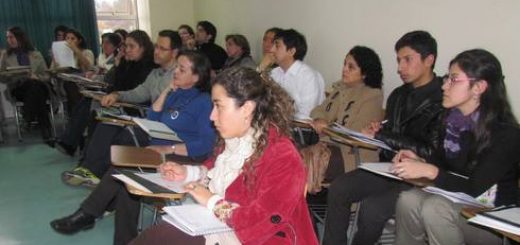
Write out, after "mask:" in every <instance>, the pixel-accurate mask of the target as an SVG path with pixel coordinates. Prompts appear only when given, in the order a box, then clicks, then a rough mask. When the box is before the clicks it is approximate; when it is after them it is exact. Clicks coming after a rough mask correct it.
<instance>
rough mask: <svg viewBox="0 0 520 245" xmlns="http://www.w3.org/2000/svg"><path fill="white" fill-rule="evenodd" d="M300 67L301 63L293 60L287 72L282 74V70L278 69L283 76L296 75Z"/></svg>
mask: <svg viewBox="0 0 520 245" xmlns="http://www.w3.org/2000/svg"><path fill="white" fill-rule="evenodd" d="M302 66H303V62H301V61H300V60H295V61H294V63H292V65H291V66H290V67H289V69H287V72H284V70H283V69H282V68H281V67H280V69H281V70H282V73H283V74H284V75H289V74H290V75H298V73H299V71H300V68H301V67H302Z"/></svg>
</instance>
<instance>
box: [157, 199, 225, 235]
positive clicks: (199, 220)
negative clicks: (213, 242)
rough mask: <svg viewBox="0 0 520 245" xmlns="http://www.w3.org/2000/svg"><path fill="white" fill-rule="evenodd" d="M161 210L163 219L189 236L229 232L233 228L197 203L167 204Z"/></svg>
mask: <svg viewBox="0 0 520 245" xmlns="http://www.w3.org/2000/svg"><path fill="white" fill-rule="evenodd" d="M163 210H164V211H165V212H166V215H163V217H162V218H163V220H164V221H166V222H168V223H170V224H172V225H173V226H175V227H177V228H178V229H179V230H181V231H183V232H184V233H186V234H189V235H190V236H201V235H209V234H214V233H221V232H229V231H233V229H232V228H231V227H229V226H227V225H226V224H225V223H224V222H222V221H220V220H219V219H218V218H217V217H215V215H214V214H213V213H212V212H211V211H210V210H209V209H207V208H206V207H204V206H202V205H199V204H186V205H180V206H168V207H164V208H163Z"/></svg>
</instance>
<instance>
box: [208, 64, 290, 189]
mask: <svg viewBox="0 0 520 245" xmlns="http://www.w3.org/2000/svg"><path fill="white" fill-rule="evenodd" d="M217 84H218V85H221V86H222V87H223V88H224V89H225V90H226V93H227V95H228V96H229V97H230V98H232V99H233V100H234V101H235V104H236V106H237V107H241V106H243V105H244V104H245V103H246V101H254V102H255V103H256V107H255V110H254V111H253V117H252V119H251V127H252V128H253V129H254V131H255V135H259V137H258V139H257V141H256V142H255V145H254V149H255V150H254V153H253V154H252V155H251V157H249V159H247V160H246V162H245V163H244V172H245V174H246V177H247V184H248V185H250V184H252V183H253V182H254V179H255V175H254V169H253V165H254V163H255V161H256V160H258V159H259V158H260V157H261V156H262V154H263V152H264V150H265V148H266V147H267V145H268V144H269V142H268V137H269V128H270V127H274V128H275V129H276V130H277V132H278V133H279V135H280V136H282V135H283V136H287V137H290V135H291V133H290V128H291V119H292V118H293V115H294V105H293V102H292V99H291V98H290V96H289V95H288V94H287V92H286V91H285V90H284V89H283V88H282V87H280V85H278V84H277V83H276V82H274V81H273V80H272V79H271V78H270V77H269V75H267V74H265V73H263V74H261V75H260V74H258V73H257V72H256V71H255V70H253V69H251V68H246V67H231V68H229V69H226V70H224V71H223V72H222V73H220V74H219V75H218V76H217V77H216V78H215V82H214V84H213V86H215V85H217ZM217 145H218V146H219V147H218V148H222V146H223V140H222V138H220V139H219V141H218V144H217Z"/></svg>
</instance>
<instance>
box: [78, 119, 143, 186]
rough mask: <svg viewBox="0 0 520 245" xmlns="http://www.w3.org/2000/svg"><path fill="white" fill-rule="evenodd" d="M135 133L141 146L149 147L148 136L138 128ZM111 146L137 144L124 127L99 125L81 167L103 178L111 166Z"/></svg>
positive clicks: (91, 138)
mask: <svg viewBox="0 0 520 245" xmlns="http://www.w3.org/2000/svg"><path fill="white" fill-rule="evenodd" d="M134 132H135V136H136V138H137V141H138V142H139V146H148V144H149V139H148V135H147V134H146V133H145V132H144V131H143V130H141V129H140V128H137V127H134ZM111 145H135V142H134V140H133V138H132V135H131V134H130V132H129V131H128V130H127V129H125V128H124V127H120V126H114V125H108V124H103V123H100V124H98V125H97V126H96V129H95V130H94V133H93V134H92V136H91V137H90V141H89V143H88V145H87V148H86V150H85V155H84V159H83V161H82V162H81V163H80V166H81V167H84V168H87V169H89V170H90V171H92V173H94V174H95V175H96V176H98V177H101V176H103V175H104V174H105V172H106V171H107V170H108V168H109V167H110V165H111V162H110V146H111Z"/></svg>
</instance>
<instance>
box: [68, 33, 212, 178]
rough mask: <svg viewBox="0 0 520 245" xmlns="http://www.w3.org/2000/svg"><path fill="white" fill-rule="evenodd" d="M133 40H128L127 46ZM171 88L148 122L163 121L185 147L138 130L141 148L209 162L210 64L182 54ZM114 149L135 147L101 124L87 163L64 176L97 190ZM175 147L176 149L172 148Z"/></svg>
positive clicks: (128, 136)
mask: <svg viewBox="0 0 520 245" xmlns="http://www.w3.org/2000/svg"><path fill="white" fill-rule="evenodd" d="M129 40H130V36H129V37H128V38H127V42H128V41H129ZM177 64H178V66H177V68H176V69H175V75H174V79H173V80H172V84H171V87H167V88H166V89H165V90H164V91H163V92H162V94H161V95H160V96H159V98H158V99H157V100H156V101H155V102H154V104H153V105H152V109H151V110H149V111H148V119H150V120H155V121H160V122H162V123H164V124H166V125H167V126H168V127H169V128H171V129H172V130H173V131H175V132H177V134H178V135H179V137H180V138H181V139H182V140H183V141H184V143H173V142H171V141H165V140H158V139H154V140H152V141H151V142H150V141H149V137H148V135H147V134H146V133H145V132H144V131H142V130H140V129H138V130H135V133H136V138H137V140H138V141H139V145H140V146H147V145H162V146H163V147H158V148H160V150H161V151H162V152H163V153H166V154H169V153H175V154H177V155H183V156H188V157H191V158H193V159H201V158H205V157H206V156H207V155H208V153H210V152H211V151H212V149H213V144H214V141H215V137H216V136H215V130H214V129H213V127H212V125H211V122H210V120H209V113H210V112H211V100H210V97H209V94H208V93H207V91H209V86H210V85H209V83H210V80H209V79H210V77H209V68H210V66H211V65H210V64H209V60H208V59H207V58H206V57H205V56H204V55H203V54H201V53H199V52H196V51H186V52H181V53H179V56H178V57H177ZM110 145H135V142H134V141H133V138H132V136H131V134H130V133H129V131H128V130H126V129H124V128H122V127H119V126H114V125H107V124H99V125H98V126H97V127H96V130H95V131H94V134H93V135H92V137H91V139H90V142H89V144H88V146H87V149H86V152H85V158H84V160H83V161H82V162H81V163H80V164H79V166H78V167H77V168H76V169H74V170H73V171H67V172H64V173H63V174H62V178H63V180H64V181H65V183H67V184H69V185H74V186H77V185H85V186H87V187H91V186H95V185H97V184H98V183H99V177H102V176H103V175H104V174H105V172H106V171H107V170H108V168H109V167H110ZM172 146H173V147H172Z"/></svg>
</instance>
